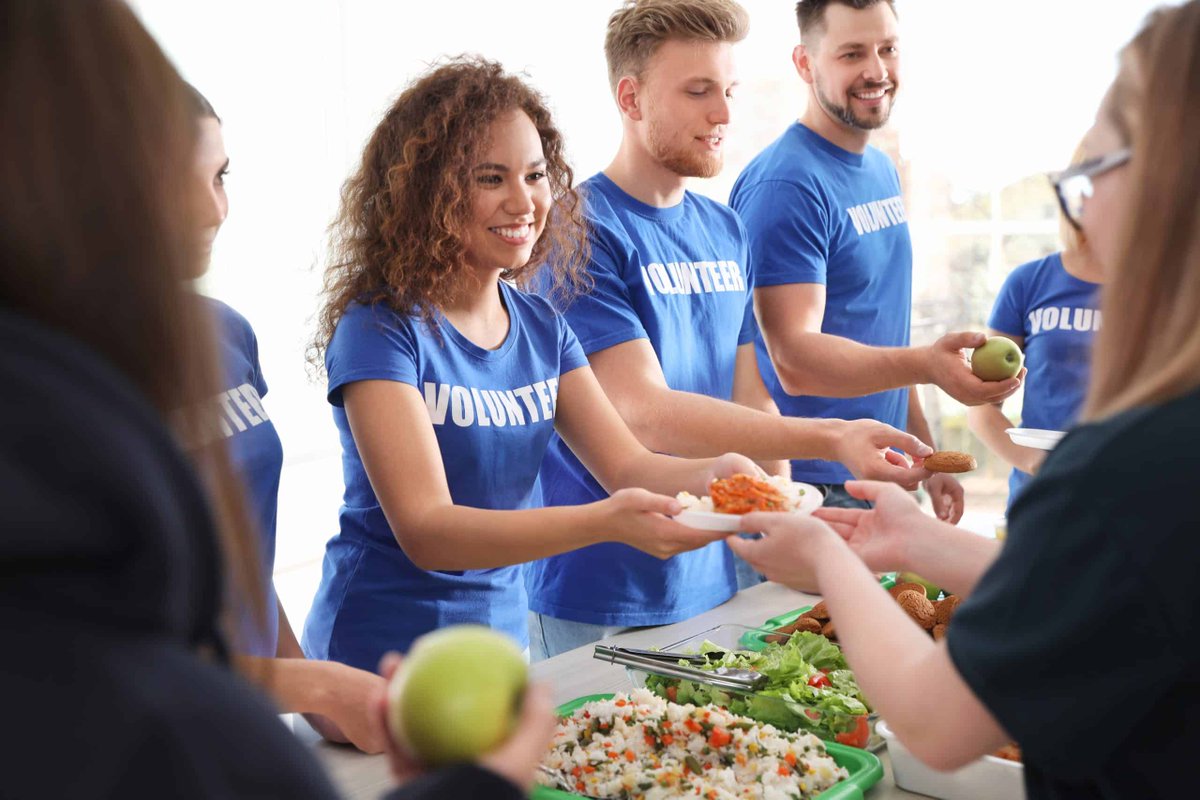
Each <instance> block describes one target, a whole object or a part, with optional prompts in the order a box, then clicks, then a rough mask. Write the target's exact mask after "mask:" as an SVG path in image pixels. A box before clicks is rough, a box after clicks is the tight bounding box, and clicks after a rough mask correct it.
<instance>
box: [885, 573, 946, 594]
mask: <svg viewBox="0 0 1200 800" xmlns="http://www.w3.org/2000/svg"><path fill="white" fill-rule="evenodd" d="M904 583H916V584H919V585H920V586H921V588H922V589H924V591H925V596H926V597H928V598H929V599H930V600H936V599H937V596H938V595H939V594H941V593H942V587H940V586H938V585H936V584H933V583H930V582H929V581H927V580H925V579H924V578H922V577H921V576H920V575H918V574H916V573H915V572H901V573H900V574H899V575H897V576H896V585H897V586H899V585H900V584H904ZM897 594H899V592H897Z"/></svg>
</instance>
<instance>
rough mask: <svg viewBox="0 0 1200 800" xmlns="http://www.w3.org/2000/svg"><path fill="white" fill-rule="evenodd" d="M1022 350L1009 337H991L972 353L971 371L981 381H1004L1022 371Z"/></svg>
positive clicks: (1023, 358)
mask: <svg viewBox="0 0 1200 800" xmlns="http://www.w3.org/2000/svg"><path fill="white" fill-rule="evenodd" d="M1024 360H1025V357H1024V355H1023V354H1022V353H1021V348H1020V347H1018V346H1017V343H1016V342H1014V341H1013V340H1012V339H1009V338H1008V337H1007V336H989V337H988V340H987V342H985V343H984V344H983V345H982V346H980V347H976V348H975V350H974V352H972V353H971V371H972V372H974V373H975V375H976V377H978V378H979V379H980V380H981V381H1003V380H1007V379H1009V378H1011V377H1012V376H1014V375H1016V374H1017V373H1018V372H1020V371H1021V362H1022V361H1024Z"/></svg>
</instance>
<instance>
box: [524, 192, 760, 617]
mask: <svg viewBox="0 0 1200 800" xmlns="http://www.w3.org/2000/svg"><path fill="white" fill-rule="evenodd" d="M582 188H583V191H584V193H585V197H586V202H587V209H588V217H589V221H590V222H591V224H592V232H591V236H592V238H591V243H592V262H591V264H590V266H589V270H590V272H591V276H592V278H593V280H594V282H595V286H594V288H593V289H592V291H591V292H589V293H588V294H586V295H584V296H582V297H578V298H575V299H574V300H573V301H571V302H570V303H569V304H568V305H567V306H566V308H565V311H564V313H565V314H566V316H567V320H568V321H569V322H570V323H571V328H572V329H573V330H574V331H575V334H576V335H577V336H578V337H579V341H580V343H581V344H582V345H583V349H584V351H585V352H587V353H589V354H590V353H595V352H597V351H599V350H604V349H605V348H608V347H612V346H614V345H618V344H621V343H623V342H628V341H631V340H633V339H648V340H649V342H650V345H651V346H652V347H653V348H654V353H655V355H657V356H658V360H659V363H660V364H661V365H662V370H663V374H664V375H665V376H666V380H667V385H668V386H670V387H671V388H672V389H676V390H679V391H684V392H695V393H697V394H703V395H708V396H710V397H716V398H720V399H722V400H729V399H730V398H731V397H732V396H733V374H734V361H735V359H736V355H737V348H738V346H739V345H742V344H747V343H749V342H751V341H753V337H754V331H755V330H756V328H755V326H754V310H753V303H752V298H751V294H750V288H751V286H752V284H751V271H750V254H749V250H748V246H747V242H746V233H745V229H744V228H743V227H742V224H741V222H740V221H739V220H738V218H737V215H735V214H734V213H733V212H732V211H730V210H729V209H728V208H726V207H725V206H723V205H721V204H719V203H715V202H713V201H711V200H708V199H706V198H704V197H701V196H698V195H695V194H692V193H690V192H688V193H685V194H684V198H683V201H682V202H681V203H679V204H678V205H675V206H672V207H670V208H657V207H654V206H649V205H646V204H645V203H642V202H639V201H638V200H636V199H634V198H633V197H630V196H629V195H628V194H626V193H625V192H624V191H622V190H621V189H620V188H619V187H618V186H617V185H616V184H615V183H613V182H612V181H611V180H609V178H608V177H606V176H605V175H604V174H602V173H601V174H598V175H596V176H594V177H592V178H590V179H589V180H588V181H586V182H585V183H584V184H583V187H582ZM541 484H542V492H543V494H544V496H545V502H546V504H547V505H578V504H581V503H590V502H593V501H595V500H600V499H603V498H604V497H607V496H608V493H607V492H605V491H604V489H603V488H601V486H600V484H599V483H597V482H596V480H595V478H593V477H592V476H591V475H590V474H589V473H588V471H587V470H586V469H585V468H584V467H583V465H582V464H580V463H579V460H578V459H576V458H575V456H574V454H572V453H571V451H570V449H569V448H568V447H567V446H566V444H565V443H564V442H563V441H562V440H561V439H560V438H559V437H557V436H555V437H554V440H553V442H552V443H551V446H550V449H549V451H548V452H547V453H546V460H545V463H544V464H543V465H542V473H541ZM528 586H529V604H530V607H531V608H532V609H533V610H534V611H537V612H539V613H542V614H548V615H550V616H553V617H557V618H559V619H567V620H573V621H576V622H589V623H593V624H600V625H661V624H665V623H668V622H677V621H679V620H681V619H686V618H688V617H691V616H693V615H695V614H698V613H700V612H702V611H707V610H708V609H710V608H712V607H714V606H717V605H720V604H721V603H723V602H725V601H726V600H728V599H729V598H730V597H732V596H733V594H734V593H735V592H736V591H737V579H736V576H735V574H734V567H733V559H732V555H731V554H730V552H729V549H728V548H727V547H726V546H725V544H724V543H720V542H718V543H715V544H710V545H708V546H707V547H704V548H702V549H700V550H696V551H694V552H691V553H683V554H681V555H677V556H674V557H672V558H669V559H667V560H665V561H663V560H660V559H657V558H654V557H653V556H649V555H647V554H645V553H643V552H641V551H640V550H636V549H634V548H632V547H629V546H627V545H623V544H617V543H611V542H610V543H605V544H599V545H593V546H591V547H585V548H582V549H580V550H576V551H573V552H570V553H563V554H562V555H558V556H553V557H551V558H547V559H543V560H541V561H537V562H534V563H532V564H530V565H529V567H528Z"/></svg>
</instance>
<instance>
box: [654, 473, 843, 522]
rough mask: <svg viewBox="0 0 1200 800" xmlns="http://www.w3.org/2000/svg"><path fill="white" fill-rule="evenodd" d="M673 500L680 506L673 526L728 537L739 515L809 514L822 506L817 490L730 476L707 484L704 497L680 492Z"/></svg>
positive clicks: (781, 480)
mask: <svg viewBox="0 0 1200 800" xmlns="http://www.w3.org/2000/svg"><path fill="white" fill-rule="evenodd" d="M675 497H676V499H677V500H679V502H680V503H682V504H683V511H681V512H680V513H678V514H676V515H675V520H676V521H677V522H680V523H682V524H684V525H687V526H688V527H689V528H698V529H700V530H706V531H728V532H730V533H735V532H736V531H737V530H738V528H739V525H740V522H741V516H742V514H749V513H751V512H754V511H785V512H791V513H793V514H811V513H812V512H814V511H816V510H817V509H818V508H820V507H821V503H822V502H824V498H823V497H822V495H821V490H820V489H818V488H817V487H815V486H812V485H811V484H807V483H797V482H795V481H791V480H788V479H787V478H784V477H782V476H779V475H771V476H769V477H764V478H759V477H755V476H753V475H744V474H739V475H733V476H732V477H729V478H720V479H718V480H715V481H713V482H712V483H711V484H709V489H708V495H707V496H705V497H696V496H695V495H694V494H691V493H689V492H680V493H679V494H677V495H675Z"/></svg>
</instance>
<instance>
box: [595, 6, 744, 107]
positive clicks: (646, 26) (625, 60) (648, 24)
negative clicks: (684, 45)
mask: <svg viewBox="0 0 1200 800" xmlns="http://www.w3.org/2000/svg"><path fill="white" fill-rule="evenodd" d="M749 32H750V15H749V14H747V13H746V9H744V8H742V7H741V6H740V5H738V4H737V3H736V2H734V0H626V2H625V4H624V5H622V6H621V7H620V8H619V9H617V10H616V11H614V12H613V14H612V16H611V17H609V18H608V34H607V35H606V36H605V37H604V56H605V58H606V59H607V60H608V82H609V84H610V86H611V88H612V90H613V92H616V90H617V84H618V83H619V82H620V80H621V78H623V77H625V76H626V75H632V76H633V77H635V78H639V79H640V78H641V77H642V74H643V72H644V71H645V69H646V62H647V61H649V60H650V58H651V56H653V55H654V54H655V53H656V52H658V48H659V47H660V46H662V43H663V42H666V41H668V40H670V39H676V40H680V41H685V42H688V41H700V42H740V41H741V40H743V39H745V38H746V34H747V33H749Z"/></svg>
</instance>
